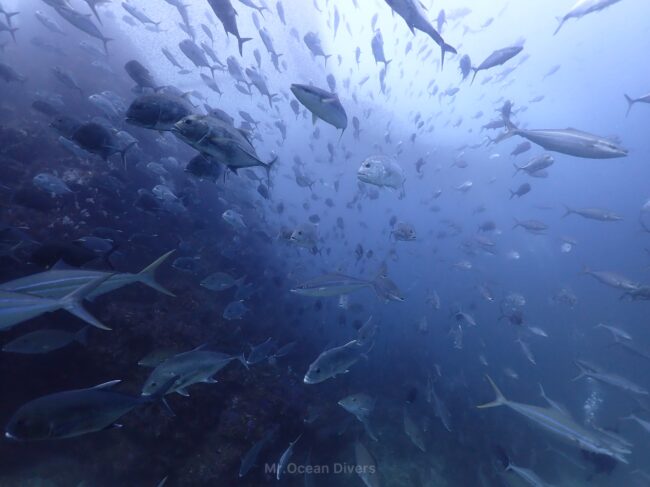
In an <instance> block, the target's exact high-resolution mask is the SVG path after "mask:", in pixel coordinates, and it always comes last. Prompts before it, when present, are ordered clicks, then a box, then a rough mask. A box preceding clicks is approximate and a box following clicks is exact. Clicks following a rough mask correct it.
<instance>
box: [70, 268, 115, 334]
mask: <svg viewBox="0 0 650 487" xmlns="http://www.w3.org/2000/svg"><path fill="white" fill-rule="evenodd" d="M113 275H114V274H108V275H102V276H100V277H98V278H97V279H93V280H92V281H90V282H88V283H86V284H84V285H83V286H80V287H78V288H77V289H75V290H74V291H72V292H71V293H69V294H67V295H65V296H63V297H62V298H61V299H60V300H59V303H60V304H61V308H62V309H65V310H66V311H67V312H69V313H71V314H73V315H75V316H76V317H77V318H79V319H82V320H84V321H85V322H86V323H88V324H89V325H92V326H94V327H96V328H99V329H100V330H110V328H109V327H107V326H106V325H104V324H102V323H101V322H100V321H99V320H97V318H95V317H94V316H93V315H91V314H90V313H89V312H88V311H87V310H86V309H85V308H84V307H83V304H82V301H83V300H84V298H86V297H87V296H88V295H89V294H90V293H92V292H93V291H94V290H95V289H97V288H98V287H99V286H101V285H102V284H103V283H104V282H106V281H107V280H108V279H109V278H111V277H113Z"/></svg>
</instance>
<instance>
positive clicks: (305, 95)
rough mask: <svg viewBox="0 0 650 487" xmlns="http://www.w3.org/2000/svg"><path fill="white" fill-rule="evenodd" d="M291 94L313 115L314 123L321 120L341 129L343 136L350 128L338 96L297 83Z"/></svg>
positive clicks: (293, 86)
mask: <svg viewBox="0 0 650 487" xmlns="http://www.w3.org/2000/svg"><path fill="white" fill-rule="evenodd" d="M291 92H292V93H293V95H294V96H295V97H296V98H297V99H298V101H299V102H300V103H301V104H302V105H303V106H304V107H305V108H307V110H309V111H310V112H311V113H312V121H313V123H316V119H317V118H320V119H321V120H323V121H325V122H327V123H329V124H330V125H333V126H334V127H336V128H337V129H341V130H342V132H341V136H342V135H343V132H345V129H346V128H347V126H348V116H347V114H346V112H345V109H344V108H343V105H342V104H341V101H340V100H339V97H338V96H337V95H336V94H334V93H330V92H328V91H325V90H323V89H320V88H316V87H315V86H308V85H300V84H295V83H294V84H292V85H291Z"/></svg>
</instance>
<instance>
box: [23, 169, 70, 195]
mask: <svg viewBox="0 0 650 487" xmlns="http://www.w3.org/2000/svg"><path fill="white" fill-rule="evenodd" d="M32 182H33V183H34V186H37V187H39V188H41V189H42V190H43V191H47V192H48V193H51V194H53V195H56V196H62V195H65V194H69V193H72V190H71V189H70V188H69V187H68V185H67V184H66V183H65V181H63V180H62V179H60V178H58V177H56V176H54V175H53V174H48V173H44V172H41V173H38V174H37V175H36V176H34V178H33V179H32Z"/></svg>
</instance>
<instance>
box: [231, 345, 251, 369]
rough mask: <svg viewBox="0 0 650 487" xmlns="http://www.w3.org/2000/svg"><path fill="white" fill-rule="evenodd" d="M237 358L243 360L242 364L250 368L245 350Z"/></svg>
mask: <svg viewBox="0 0 650 487" xmlns="http://www.w3.org/2000/svg"><path fill="white" fill-rule="evenodd" d="M249 347H250V345H249ZM251 348H253V347H251ZM235 358H236V359H237V360H239V361H240V362H241V364H242V365H243V366H244V367H246V368H247V369H248V368H249V367H248V362H247V361H246V356H245V355H244V352H242V353H241V354H239V355H237V356H236V357H235Z"/></svg>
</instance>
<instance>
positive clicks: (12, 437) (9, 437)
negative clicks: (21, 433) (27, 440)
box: [5, 431, 18, 441]
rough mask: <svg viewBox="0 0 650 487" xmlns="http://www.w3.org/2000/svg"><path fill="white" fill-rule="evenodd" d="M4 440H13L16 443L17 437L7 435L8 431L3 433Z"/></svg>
mask: <svg viewBox="0 0 650 487" xmlns="http://www.w3.org/2000/svg"><path fill="white" fill-rule="evenodd" d="M5 438H7V439H9V440H14V441H17V440H18V437H17V436H14V435H12V434H11V433H9V432H8V431H7V432H5Z"/></svg>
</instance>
